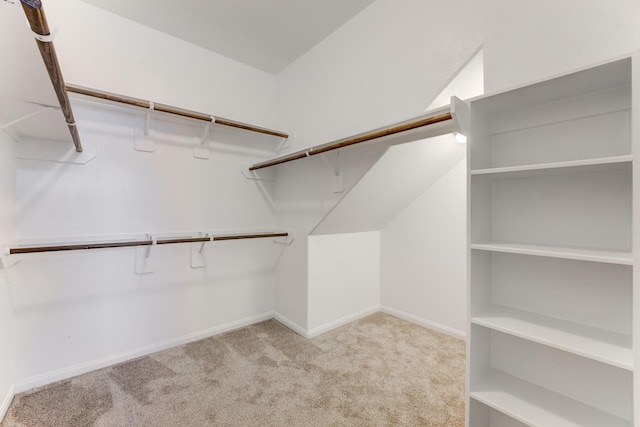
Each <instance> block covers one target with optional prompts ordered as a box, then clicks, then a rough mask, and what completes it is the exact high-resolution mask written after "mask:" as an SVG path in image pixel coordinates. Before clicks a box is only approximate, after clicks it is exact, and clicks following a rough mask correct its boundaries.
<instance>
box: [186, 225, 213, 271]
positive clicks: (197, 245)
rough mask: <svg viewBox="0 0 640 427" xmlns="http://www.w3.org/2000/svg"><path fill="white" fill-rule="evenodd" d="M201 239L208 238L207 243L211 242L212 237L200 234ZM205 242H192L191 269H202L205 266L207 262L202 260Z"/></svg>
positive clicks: (207, 234)
mask: <svg viewBox="0 0 640 427" xmlns="http://www.w3.org/2000/svg"><path fill="white" fill-rule="evenodd" d="M200 236H201V237H208V238H209V240H208V241H209V242H211V241H213V237H212V236H210V235H209V233H206V234H205V233H200ZM206 243H207V242H194V243H192V244H191V268H202V267H206V266H207V260H206V259H205V258H204V245H205V244H206Z"/></svg>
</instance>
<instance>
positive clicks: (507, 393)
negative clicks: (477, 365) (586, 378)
mask: <svg viewBox="0 0 640 427" xmlns="http://www.w3.org/2000/svg"><path fill="white" fill-rule="evenodd" d="M594 387H597V385H594ZM470 396H471V398H473V399H475V400H477V401H479V402H481V403H484V404H485V405H487V406H490V407H492V408H494V409H496V410H498V411H500V412H502V413H504V414H506V415H508V416H510V417H512V418H514V419H516V420H518V421H521V422H523V423H525V424H527V425H530V426H540V427H543V426H544V427H547V426H554V427H603V426H607V427H632V426H633V423H632V422H631V421H629V420H624V419H621V418H619V417H616V416H613V415H611V414H608V413H606V412H603V411H600V410H598V409H596V408H594V407H592V406H589V405H586V404H584V403H581V402H578V401H576V400H573V399H570V398H568V397H566V396H563V395H561V394H558V393H555V392H553V391H551V390H548V389H545V388H543V387H540V386H537V385H535V384H532V383H529V382H527V381H523V380H521V379H519V378H516V377H514V376H511V375H508V374H505V373H504V372H501V371H498V370H494V369H491V370H489V371H487V372H486V374H485V375H484V376H483V377H482V378H481V379H480V380H479V381H478V383H477V384H473V385H472V386H471V392H470Z"/></svg>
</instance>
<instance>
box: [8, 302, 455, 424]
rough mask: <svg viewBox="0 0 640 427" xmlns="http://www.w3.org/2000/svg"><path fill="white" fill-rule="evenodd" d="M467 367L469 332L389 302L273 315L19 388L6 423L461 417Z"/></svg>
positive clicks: (434, 420)
mask: <svg viewBox="0 0 640 427" xmlns="http://www.w3.org/2000/svg"><path fill="white" fill-rule="evenodd" d="M464 370H465V344H464V342H463V341H461V340H457V339H455V338H451V337H449V336H447V335H444V334H440V333H437V332H433V331H430V330H428V329H425V328H422V327H420V326H416V325H414V324H411V323H409V322H406V321H404V320H400V319H398V318H396V317H393V316H389V315H387V314H383V313H376V314H373V315H371V316H368V317H366V318H364V319H361V320H358V321H355V322H353V323H350V324H348V325H346V326H343V327H341V328H338V329H334V330H333V331H330V332H327V333H325V334H323V335H321V336H319V337H316V338H314V339H311V340H307V339H304V338H302V337H300V336H299V335H297V334H295V333H294V332H292V331H290V330H289V329H287V328H286V327H284V326H282V325H281V324H280V323H278V322H277V321H275V320H269V321H266V322H262V323H258V324H255V325H252V326H249V327H246V328H242V329H238V330H235V331H232V332H228V333H225V334H222V335H218V336H215V337H212V338H208V339H205V340H202V341H198V342H194V343H191V344H187V345H184V346H181V347H176V348H173V349H169V350H166V351H162V352H159V353H155V354H153V355H151V356H147V357H143V358H140V359H136V360H133V361H129V362H126V363H122V364H120V365H116V366H112V367H109V368H105V369H101V370H98V371H94V372H91V373H88V374H85V375H81V376H79V377H76V378H72V379H70V380H65V381H61V382H58V383H55V384H51V385H49V386H46V387H42V388H39V389H35V390H32V391H29V392H27V393H23V394H21V395H18V396H16V398H15V399H14V401H13V403H12V404H11V407H10V408H9V411H8V413H7V415H6V417H5V419H4V421H3V422H2V423H1V424H0V426H2V427H10V426H11V427H14V426H37V427H48V426H60V427H73V426H83V427H85V426H86V427H88V426H95V427H102V426H109V427H114V426H127V427H132V426H154V427H159V426H172V427H174V426H234V427H236V426H401V425H404V426H446V427H455V426H463V425H464Z"/></svg>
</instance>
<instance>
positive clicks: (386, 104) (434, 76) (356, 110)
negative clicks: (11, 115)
mask: <svg viewBox="0 0 640 427" xmlns="http://www.w3.org/2000/svg"><path fill="white" fill-rule="evenodd" d="M458 3H461V4H462V7H461V4H458ZM460 10H463V11H464V13H463V14H460ZM479 13H480V5H479V4H477V2H474V1H463V2H453V3H452V2H448V3H443V4H439V5H438V13H433V10H432V5H431V4H430V3H429V2H424V1H421V0H402V1H397V0H378V1H376V2H375V3H373V4H372V5H371V6H370V7H368V8H366V9H365V10H364V11H363V12H361V13H360V14H358V15H357V16H356V17H354V18H353V19H352V20H351V21H349V22H348V23H347V24H346V25H344V26H343V27H341V28H340V29H338V30H337V31H336V32H334V33H333V34H331V35H330V36H329V37H327V38H326V39H325V40H323V41H322V42H321V43H320V44H318V45H317V46H315V47H314V48H313V49H311V50H310V51H309V52H307V53H306V54H305V55H303V56H302V57H301V58H299V59H298V60H297V61H296V62H294V63H293V64H292V65H290V66H289V67H287V68H286V69H285V70H283V71H282V72H281V73H280V74H278V76H277V84H278V101H277V104H278V123H279V127H281V128H284V129H289V130H290V131H291V132H294V131H295V133H296V138H295V139H294V140H293V144H292V145H291V147H290V150H297V149H300V148H303V147H308V146H312V145H316V144H320V143H325V142H329V141H332V140H336V139H340V138H344V137H346V136H349V135H353V134H357V133H360V132H363V131H367V130H370V129H374V128H377V127H381V126H385V125H388V124H390V123H393V122H396V121H400V120H404V119H406V118H408V117H412V116H417V115H420V114H422V113H423V112H424V111H425V109H426V107H427V106H428V105H429V104H430V103H431V101H432V100H433V99H434V98H435V97H436V95H437V94H438V93H440V91H441V90H442V88H443V87H445V86H446V85H447V83H448V82H449V80H450V79H451V78H452V77H453V76H454V75H455V72H456V71H457V70H458V69H459V68H460V67H461V66H462V65H463V64H464V63H465V61H467V60H468V59H469V58H470V57H471V56H472V55H473V54H474V53H475V52H476V51H477V50H478V48H479V47H480V45H481V37H480V34H481V29H482V27H483V23H482V22H481V21H479V20H477V16H478V14H479ZM453 22H456V23H457V25H460V26H461V27H462V28H465V36H464V37H460V33H458V32H455V31H451V28H452V23H453ZM434 40H437V43H434ZM370 154H371V153H369V152H368V151H367V150H364V151H362V150H358V153H357V154H356V153H355V152H354V153H353V154H351V157H350V160H349V161H350V163H349V164H347V165H345V168H344V170H345V174H346V175H347V177H348V176H349V175H352V176H356V177H357V180H359V179H360V177H361V176H362V175H363V174H364V173H365V172H366V171H367V170H368V169H369V168H370V167H371V165H373V164H374V161H375V159H372V161H370V162H368V163H367V162H366V161H365V160H362V159H360V158H359V157H358V156H363V155H364V156H367V155H370ZM376 155H377V156H379V155H380V153H377V154H376ZM311 161H312V160H310V159H308V160H303V161H300V162H299V163H298V164H305V165H306V164H311V163H310V162H311ZM318 161H319V160H318ZM305 165H302V166H299V167H297V166H281V167H279V170H278V173H277V177H278V183H277V186H278V187H277V189H276V192H277V194H278V200H279V201H280V207H281V208H282V209H281V210H279V211H278V221H279V223H281V224H294V226H295V227H296V230H297V233H298V237H297V238H296V242H295V243H294V245H295V247H294V248H292V250H291V251H287V252H286V253H284V254H283V257H282V261H281V263H280V264H279V266H278V269H277V271H278V273H277V285H276V301H277V302H276V304H277V311H278V312H279V313H281V314H283V315H285V316H286V317H289V318H290V320H294V321H295V323H297V324H298V325H299V326H303V329H304V328H306V326H305V325H303V323H300V322H306V319H307V316H308V313H307V306H308V304H309V301H310V300H309V298H310V295H308V293H307V287H308V286H309V285H308V274H307V271H306V269H307V267H306V266H307V263H308V256H307V255H308V254H307V247H306V246H307V242H306V236H307V235H308V234H309V232H311V231H312V230H313V229H314V228H315V226H317V225H318V224H320V221H321V220H322V219H323V217H324V216H325V215H326V214H327V213H328V212H329V211H330V210H331V209H332V208H333V207H334V206H335V204H336V203H337V202H338V200H340V198H341V197H342V195H336V194H332V193H331V190H330V186H329V181H328V177H327V170H326V168H323V167H322V166H319V167H318V168H315V169H311V168H309V167H306V166H305ZM357 168H360V170H359V171H358V172H354V169H357ZM325 182H326V183H327V184H326V187H324V188H325V189H326V190H325V191H326V192H325V193H319V192H314V191H307V190H306V189H305V184H304V183H309V185H310V186H311V187H312V188H315V186H319V185H323V184H320V183H325ZM346 182H347V184H346V185H345V192H344V194H348V192H349V190H350V189H351V187H352V186H353V181H350V180H349V179H348V178H346ZM403 203H405V202H403ZM312 211H313V214H312V213H311V212H312ZM301 215H302V216H304V217H305V218H306V219H305V220H302V221H301V220H297V218H301ZM338 228H340V224H337V225H336V228H335V229H336V230H337V229H338ZM339 231H340V232H349V231H350V230H347V229H342V228H341V229H340V230H339ZM351 231H363V229H359V230H351ZM349 295H351V296H352V297H353V298H354V300H353V301H351V304H353V305H354V306H355V305H356V304H357V293H356V292H351V293H350V294H349ZM345 304H346V303H345ZM290 316H291V317H292V316H295V319H292V318H291V317H290ZM321 317H322V316H321V314H320V313H318V314H317V315H314V318H321ZM334 317H335V316H334ZM322 318H323V319H324V320H325V321H327V322H329V321H330V316H326V317H322ZM338 319H339V318H338V317H335V318H333V319H331V320H334V321H335V320H338Z"/></svg>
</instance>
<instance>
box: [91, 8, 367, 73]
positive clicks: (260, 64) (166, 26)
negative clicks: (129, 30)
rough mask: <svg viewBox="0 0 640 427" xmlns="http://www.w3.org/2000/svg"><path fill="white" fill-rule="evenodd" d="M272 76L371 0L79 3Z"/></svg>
mask: <svg viewBox="0 0 640 427" xmlns="http://www.w3.org/2000/svg"><path fill="white" fill-rule="evenodd" d="M84 1H85V2H86V3H89V4H92V5H95V6H97V7H100V8H102V9H104V10H107V11H109V12H112V13H115V14H117V15H120V16H123V17H125V18H128V19H130V20H132V21H136V22H138V23H140V24H143V25H145V26H148V27H151V28H154V29H156V30H158V31H161V32H163V33H166V34H169V35H172V36H174V37H178V38H180V39H182V40H185V41H188V42H190V43H193V44H196V45H199V46H201V47H203V48H205V49H208V50H211V51H213V52H216V53H219V54H221V55H224V56H226V57H229V58H231V59H235V60H236V61H239V62H242V63H244V64H247V65H250V66H252V67H255V68H258V69H261V70H263V71H266V72H268V73H270V74H277V73H278V72H279V71H281V70H282V69H283V68H285V67H286V66H287V65H289V64H291V63H292V62H293V61H295V60H296V59H297V58H299V57H300V56H301V55H302V54H304V53H305V52H306V51H308V50H309V49H311V48H312V47H313V46H315V45H316V44H318V43H319V42H320V41H321V40H323V39H324V38H325V37H327V36H328V35H329V34H331V33H332V32H334V31H335V30H336V29H338V28H339V27H340V26H341V25H342V24H344V23H345V22H347V21H348V20H349V19H351V18H352V17H354V16H355V15H357V14H358V13H359V12H360V11H361V10H363V9H364V8H365V7H367V6H368V5H370V4H371V3H373V2H374V1H375V0H180V1H175V0H174V1H169V0H135V1H132V0H84Z"/></svg>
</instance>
